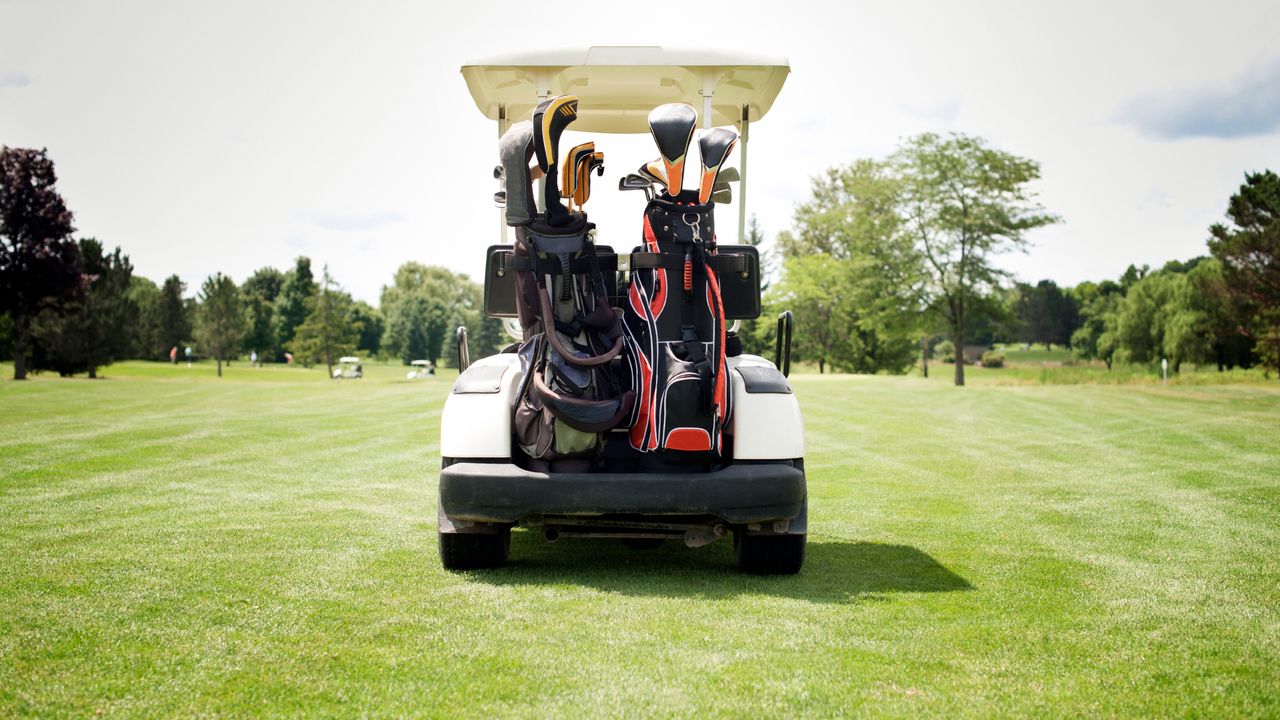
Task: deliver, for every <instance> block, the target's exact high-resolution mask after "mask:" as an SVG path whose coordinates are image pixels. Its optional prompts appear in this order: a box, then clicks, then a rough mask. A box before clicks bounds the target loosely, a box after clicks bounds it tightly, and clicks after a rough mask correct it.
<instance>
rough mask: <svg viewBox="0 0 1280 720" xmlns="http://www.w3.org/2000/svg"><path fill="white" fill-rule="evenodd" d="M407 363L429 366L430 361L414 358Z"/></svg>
mask: <svg viewBox="0 0 1280 720" xmlns="http://www.w3.org/2000/svg"><path fill="white" fill-rule="evenodd" d="M409 364H410V365H416V366H418V367H431V361H430V360H414V361H413V362H411V363H409Z"/></svg>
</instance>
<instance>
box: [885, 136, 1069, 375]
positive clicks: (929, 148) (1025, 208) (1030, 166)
mask: <svg viewBox="0 0 1280 720" xmlns="http://www.w3.org/2000/svg"><path fill="white" fill-rule="evenodd" d="M890 165H891V167H892V169H893V174H894V176H895V178H896V180H897V183H898V188H897V192H898V196H897V200H896V202H897V206H898V208H899V212H900V215H901V220H902V222H903V223H904V227H905V229H906V232H907V233H908V234H909V236H910V237H911V238H912V239H913V241H914V243H915V247H916V248H917V250H918V252H919V253H920V255H921V256H923V257H924V259H925V267H926V268H927V270H928V271H929V280H928V282H927V283H926V284H925V286H924V290H925V293H926V296H927V302H926V303H925V304H926V305H927V306H928V307H931V308H936V309H937V311H938V312H939V313H940V314H941V316H942V318H943V319H944V320H945V321H946V323H947V326H948V328H949V330H950V333H951V337H952V340H953V342H954V344H955V353H956V363H955V384H956V385H964V346H965V342H966V340H967V339H968V329H969V328H968V324H969V314H970V310H971V308H972V306H973V303H974V300H975V298H977V297H978V296H980V295H982V294H983V293H985V292H987V291H989V290H990V289H991V288H992V287H994V286H996V285H998V284H999V283H1000V282H1001V281H1002V280H1004V279H1005V278H1006V277H1007V273H1005V272H1004V271H1002V270H1000V269H999V268H998V267H996V265H995V260H996V256H998V255H1000V254H1002V253H1006V252H1009V251H1012V250H1018V249H1022V248H1024V247H1025V246H1026V243H1027V240H1026V233H1027V231H1029V230H1032V229H1034V228H1038V227H1042V226H1044V225H1048V224H1051V223H1054V222H1057V218H1056V217H1055V216H1053V215H1050V214H1047V213H1046V212H1045V211H1044V209H1043V208H1042V207H1041V206H1040V205H1039V204H1038V203H1037V202H1035V199H1034V194H1033V193H1032V192H1031V190H1030V188H1029V187H1028V186H1029V185H1030V183H1031V182H1033V181H1034V180H1036V179H1037V178H1039V176H1040V166H1039V164H1038V163H1036V162H1035V161H1033V160H1029V159H1026V158H1021V157H1018V156H1016V155H1012V154H1009V153H1006V152H1003V151H1000V150H996V149H994V148H990V147H988V146H987V144H986V143H985V141H983V140H982V139H980V138H975V137H969V136H966V135H951V136H949V137H941V136H939V135H935V134H933V133H925V134H923V135H918V136H916V137H914V138H911V139H909V140H908V141H906V142H905V143H904V144H903V145H902V146H901V147H900V148H899V149H898V151H897V152H896V153H894V155H893V156H892V157H891V158H890Z"/></svg>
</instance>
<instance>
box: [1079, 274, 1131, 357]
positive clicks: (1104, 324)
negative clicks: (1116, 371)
mask: <svg viewBox="0 0 1280 720" xmlns="http://www.w3.org/2000/svg"><path fill="white" fill-rule="evenodd" d="M1071 293H1072V296H1073V297H1074V298H1075V301H1076V304H1077V306H1078V307H1079V308H1080V320H1081V322H1080V327H1078V328H1076V330H1075V332H1073V333H1072V334H1071V352H1072V354H1073V355H1074V356H1075V357H1077V358H1079V359H1081V360H1101V361H1103V362H1104V363H1106V364H1107V370H1110V369H1111V363H1112V362H1113V361H1114V359H1115V353H1116V349H1117V346H1118V341H1117V335H1116V333H1117V319H1118V313H1119V308H1120V303H1121V302H1123V301H1124V289H1123V288H1122V287H1121V286H1120V285H1119V284H1117V283H1114V282H1111V281H1110V280H1104V281H1102V282H1100V283H1092V282H1083V283H1080V284H1079V285H1077V286H1075V288H1073V289H1072V291H1071Z"/></svg>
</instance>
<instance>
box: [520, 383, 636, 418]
mask: <svg viewBox="0 0 1280 720" xmlns="http://www.w3.org/2000/svg"><path fill="white" fill-rule="evenodd" d="M538 370H541V368H538ZM538 370H535V371H534V372H533V391H534V392H536V393H537V394H538V395H539V396H540V398H541V399H542V403H543V407H546V408H547V409H548V410H550V411H551V414H552V415H554V416H555V417H556V418H557V419H559V420H560V421H562V422H564V424H566V425H568V426H569V427H571V428H573V429H575V430H581V431H582V432H605V431H607V430H612V429H613V428H615V427H618V425H619V424H620V423H621V422H622V421H623V420H625V419H626V417H627V416H628V415H630V414H631V407H632V406H633V405H634V404H635V401H636V393H635V391H634V390H628V391H626V392H625V393H623V394H622V396H621V397H620V398H618V399H616V400H583V399H581V398H575V397H571V396H565V395H561V394H559V393H557V392H556V391H554V390H552V389H551V388H549V387H547V384H546V382H545V381H544V380H543V379H542V373H541V372H539V371H538ZM609 406H615V407H616V408H617V409H616V410H615V411H614V413H613V414H612V415H610V416H609V417H607V418H604V419H601V420H586V419H584V418H583V417H579V416H576V415H575V413H574V412H572V410H573V409H578V410H581V411H583V412H582V414H586V413H592V411H598V410H601V409H605V410H606V411H607V408H608V407H609Z"/></svg>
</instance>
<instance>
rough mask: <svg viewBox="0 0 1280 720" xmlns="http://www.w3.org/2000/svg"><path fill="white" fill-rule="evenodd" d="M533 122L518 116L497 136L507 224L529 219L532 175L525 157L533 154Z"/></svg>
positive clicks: (528, 157)
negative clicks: (518, 120)
mask: <svg viewBox="0 0 1280 720" xmlns="http://www.w3.org/2000/svg"><path fill="white" fill-rule="evenodd" d="M533 154H534V153H533V123H532V122H529V121H528V120H522V121H520V122H518V123H515V124H514V125H512V126H511V127H509V128H507V131H506V132H505V133H503V134H502V138H501V139H500V140H498V155H499V158H500V159H501V160H502V175H503V181H504V184H505V185H506V199H507V212H506V214H507V224H508V225H510V226H512V227H516V226H520V225H524V224H525V223H527V222H529V221H530V220H532V219H533V213H534V212H535V208H537V205H535V204H534V201H533V179H532V178H531V177H530V173H529V160H530V158H532V157H533Z"/></svg>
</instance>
